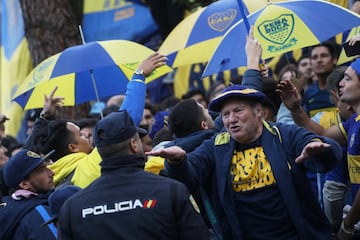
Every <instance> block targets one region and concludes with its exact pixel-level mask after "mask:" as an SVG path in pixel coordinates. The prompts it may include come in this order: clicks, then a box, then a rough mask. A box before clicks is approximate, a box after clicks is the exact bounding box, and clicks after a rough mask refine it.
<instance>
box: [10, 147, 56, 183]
mask: <svg viewBox="0 0 360 240" xmlns="http://www.w3.org/2000/svg"><path fill="white" fill-rule="evenodd" d="M52 153H53V151H51V152H50V153H49V154H47V155H46V156H44V157H41V156H40V155H39V154H37V153H35V152H32V151H29V150H21V151H19V152H18V153H16V154H15V155H14V156H13V157H11V158H10V159H9V161H7V163H6V164H5V165H4V181H5V184H6V185H7V186H8V187H10V188H12V187H17V186H19V184H20V183H21V181H22V180H24V179H25V178H26V177H27V176H28V175H29V174H30V173H31V172H32V171H33V170H34V169H35V168H37V167H38V166H40V164H41V163H43V162H44V161H45V160H46V159H47V158H48V157H49V156H50V155H51V154H52Z"/></svg>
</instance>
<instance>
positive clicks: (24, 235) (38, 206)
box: [0, 194, 57, 240]
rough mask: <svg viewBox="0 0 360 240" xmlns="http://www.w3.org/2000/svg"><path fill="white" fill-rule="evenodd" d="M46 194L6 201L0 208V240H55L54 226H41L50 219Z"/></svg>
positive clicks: (7, 199)
mask: <svg viewBox="0 0 360 240" xmlns="http://www.w3.org/2000/svg"><path fill="white" fill-rule="evenodd" d="M47 197H48V194H46V195H38V196H34V197H32V198H29V199H22V200H14V199H11V198H10V197H8V198H4V199H6V201H5V202H6V205H5V206H4V207H1V208H0V226H1V228H0V239H2V240H28V239H39V240H42V239H46V240H52V239H54V240H55V239H57V231H56V227H55V226H54V224H49V225H44V226H42V224H43V223H44V222H45V221H47V220H49V219H50V209H49V207H48V201H47Z"/></svg>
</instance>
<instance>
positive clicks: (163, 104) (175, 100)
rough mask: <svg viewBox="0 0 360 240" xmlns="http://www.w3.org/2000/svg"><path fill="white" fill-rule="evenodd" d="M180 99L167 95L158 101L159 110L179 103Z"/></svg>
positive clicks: (167, 108)
mask: <svg viewBox="0 0 360 240" xmlns="http://www.w3.org/2000/svg"><path fill="white" fill-rule="evenodd" d="M180 101H181V100H180V99H179V98H178V97H175V96H169V97H167V98H165V99H164V100H162V101H161V103H160V109H159V111H165V110H169V109H170V108H172V107H173V106H175V105H176V104H177V103H179V102H180Z"/></svg>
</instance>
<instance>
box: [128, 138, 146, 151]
mask: <svg viewBox="0 0 360 240" xmlns="http://www.w3.org/2000/svg"><path fill="white" fill-rule="evenodd" d="M129 148H130V149H129V150H130V151H131V152H132V153H134V154H136V153H140V152H141V151H142V149H143V147H142V141H141V139H140V137H139V135H138V134H136V135H135V136H134V137H133V138H131V139H130V140H129Z"/></svg>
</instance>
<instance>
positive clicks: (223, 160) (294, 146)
mask: <svg viewBox="0 0 360 240" xmlns="http://www.w3.org/2000/svg"><path fill="white" fill-rule="evenodd" d="M274 126H276V127H274ZM276 129H278V130H279V133H280V134H279V133H278V131H277V130H276ZM314 138H318V139H321V140H322V141H323V142H326V143H329V144H331V146H332V148H331V149H329V150H328V151H326V152H323V153H322V154H321V155H320V154H319V155H318V158H311V159H308V160H307V161H305V162H304V164H296V163H295V161H294V159H295V158H296V157H297V156H299V155H300V153H301V151H302V149H303V148H304V146H305V145H306V144H308V143H309V142H310V141H311V140H313V139H314ZM261 142H262V143H263V149H264V152H265V154H266V156H267V159H268V160H269V162H270V165H271V168H272V171H273V174H274V177H275V179H276V182H277V184H278V188H279V190H280V193H281V196H283V199H284V202H285V205H286V207H287V209H288V211H289V214H290V217H291V219H292V221H293V224H294V226H295V227H296V230H297V231H298V233H299V238H300V239H304V240H305V239H321V240H322V239H330V227H329V224H328V222H327V219H326V217H325V216H324V214H323V213H322V211H321V208H320V206H319V205H318V203H317V201H316V199H315V197H314V195H313V192H312V190H311V187H310V185H309V183H308V181H307V179H306V175H305V173H306V168H309V169H311V170H313V171H321V172H326V171H328V170H330V169H331V168H332V167H334V166H335V165H336V163H337V162H338V161H339V160H340V159H341V157H342V151H341V148H340V146H339V145H338V144H337V143H336V142H335V141H333V140H331V139H329V138H325V137H321V136H318V135H315V134H313V133H311V132H308V131H306V130H305V129H303V128H299V127H297V126H295V125H283V124H272V123H271V124H269V123H267V122H264V130H263V133H262V136H261ZM235 145H236V142H235V140H233V139H232V138H231V137H230V135H229V134H228V133H226V132H225V133H219V134H217V135H216V136H214V137H213V138H212V139H210V140H206V141H205V142H204V143H203V144H202V145H201V146H200V147H198V148H197V149H196V150H195V151H193V152H192V153H189V154H188V155H187V159H186V160H185V161H183V162H182V163H180V164H169V163H167V162H166V163H165V167H166V170H167V173H168V175H169V176H170V177H172V178H175V179H178V180H180V181H182V182H183V183H185V184H186V185H187V186H188V187H189V188H190V189H196V188H197V187H198V186H199V185H200V186H207V187H208V188H209V189H210V191H209V192H208V194H209V196H210V199H211V203H212V206H213V209H214V211H215V215H216V217H217V219H218V222H219V224H220V226H221V227H222V234H223V236H224V239H237V240H241V239H242V233H241V227H240V225H239V223H238V221H237V215H236V212H235V208H234V201H233V190H232V185H231V177H230V170H229V167H230V162H231V157H232V154H233V151H234V148H235ZM274 146H276V147H274Z"/></svg>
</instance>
